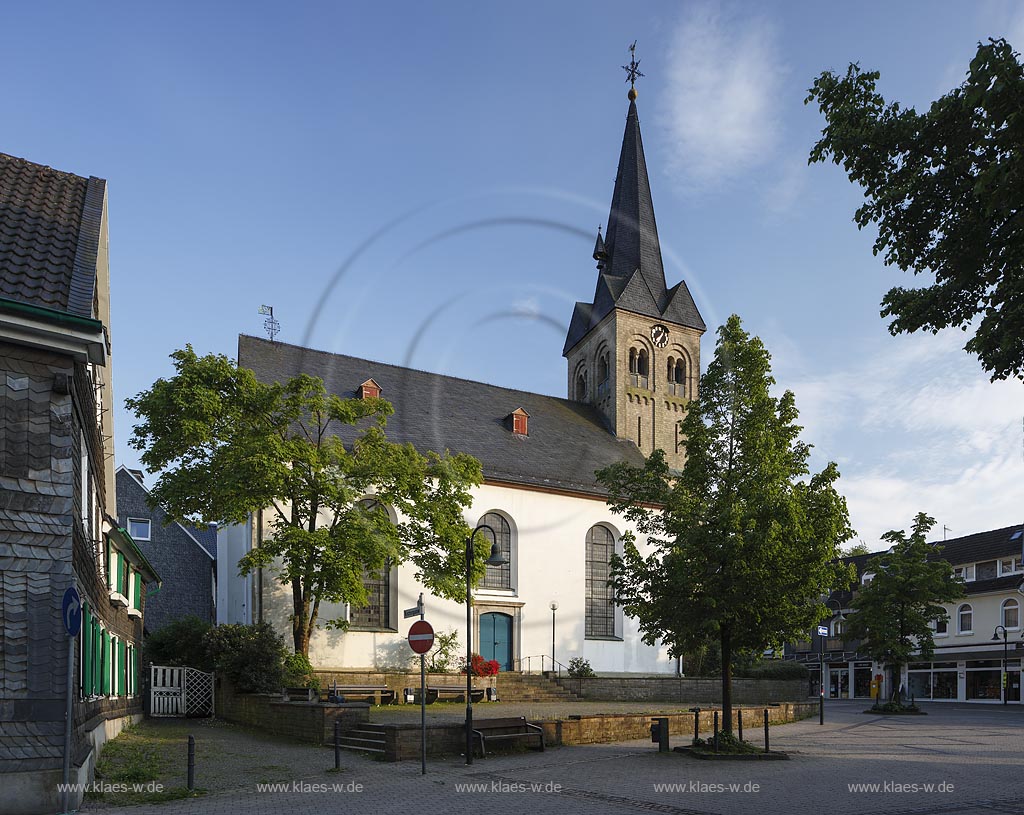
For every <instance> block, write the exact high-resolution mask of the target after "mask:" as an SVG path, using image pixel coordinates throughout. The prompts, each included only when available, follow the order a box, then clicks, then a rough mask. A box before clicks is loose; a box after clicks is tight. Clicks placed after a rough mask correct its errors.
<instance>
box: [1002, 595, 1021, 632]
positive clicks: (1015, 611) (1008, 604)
mask: <svg viewBox="0 0 1024 815" xmlns="http://www.w3.org/2000/svg"><path fill="white" fill-rule="evenodd" d="M1001 616H1002V618H1003V627H1004V628H1020V603H1018V602H1017V601H1016V600H1014V599H1012V598H1011V599H1009V600H1004V601H1003V613H1002V615H1001Z"/></svg>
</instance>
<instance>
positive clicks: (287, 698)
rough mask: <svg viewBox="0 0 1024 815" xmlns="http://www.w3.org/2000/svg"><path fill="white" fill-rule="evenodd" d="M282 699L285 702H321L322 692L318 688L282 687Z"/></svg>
mask: <svg viewBox="0 0 1024 815" xmlns="http://www.w3.org/2000/svg"><path fill="white" fill-rule="evenodd" d="M281 700H282V701H284V702H319V701H320V694H319V692H318V691H317V690H316V688H281Z"/></svg>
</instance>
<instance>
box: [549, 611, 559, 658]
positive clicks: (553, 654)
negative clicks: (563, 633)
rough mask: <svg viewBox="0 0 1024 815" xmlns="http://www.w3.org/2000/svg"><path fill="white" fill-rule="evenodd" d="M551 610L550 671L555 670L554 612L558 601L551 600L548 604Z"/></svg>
mask: <svg viewBox="0 0 1024 815" xmlns="http://www.w3.org/2000/svg"><path fill="white" fill-rule="evenodd" d="M548 608H550V609H551V670H552V671H554V670H555V612H556V611H558V601H557V600H552V601H551V602H550V603H548Z"/></svg>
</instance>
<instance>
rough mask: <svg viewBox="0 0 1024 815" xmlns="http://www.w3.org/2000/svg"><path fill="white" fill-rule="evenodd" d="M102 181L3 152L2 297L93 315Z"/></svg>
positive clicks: (0, 178) (0, 166)
mask: <svg viewBox="0 0 1024 815" xmlns="http://www.w3.org/2000/svg"><path fill="white" fill-rule="evenodd" d="M104 186H105V182H104V181H103V180H102V179H99V178H82V177H81V176H77V175H73V174H72V173H64V172H60V171H59V170H54V169H52V168H50V167H44V166H43V165H41V164H34V163H33V162H31V161H26V160H25V159H20V158H15V157H14V156H9V155H6V154H4V153H0V297H4V298H7V299H9V300H17V301H20V302H23V303H29V304H31V305H35V306H43V307H45V308H50V309H55V310H57V311H63V312H67V313H69V314H74V315H77V316H79V317H91V316H92V305H93V293H94V289H95V285H96V256H97V251H98V248H99V240H100V219H101V217H102V212H103V194H104Z"/></svg>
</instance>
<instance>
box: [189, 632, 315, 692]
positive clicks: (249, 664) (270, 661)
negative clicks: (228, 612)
mask: <svg viewBox="0 0 1024 815" xmlns="http://www.w3.org/2000/svg"><path fill="white" fill-rule="evenodd" d="M206 644H207V649H208V651H209V654H210V657H211V659H212V661H213V666H214V670H216V671H217V673H219V674H221V675H223V676H226V677H227V678H228V679H229V680H230V681H231V684H232V685H234V687H235V689H236V690H238V691H240V692H241V693H273V692H276V691H279V690H280V689H281V685H282V680H283V679H284V657H285V653H286V651H285V646H284V640H283V639H281V636H280V635H279V634H278V633H277V632H275V631H274V629H273V627H272V626H271V625H270V623H256V624H255V625H238V624H230V625H218V626H217V627H216V628H214V629H212V630H210V632H209V633H208V634H207V635H206ZM307 664H308V661H307Z"/></svg>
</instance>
